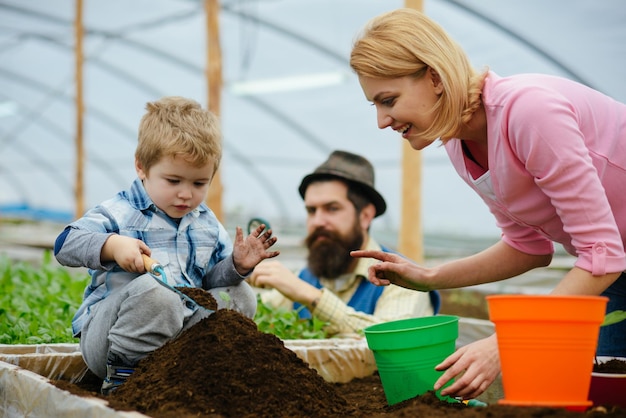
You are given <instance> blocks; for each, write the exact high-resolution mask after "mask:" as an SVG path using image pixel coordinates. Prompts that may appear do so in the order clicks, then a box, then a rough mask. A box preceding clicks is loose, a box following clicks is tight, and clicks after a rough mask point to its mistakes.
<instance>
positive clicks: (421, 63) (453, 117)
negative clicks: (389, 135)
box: [350, 9, 487, 142]
mask: <svg viewBox="0 0 626 418" xmlns="http://www.w3.org/2000/svg"><path fill="white" fill-rule="evenodd" d="M350 66H351V67H352V69H353V70H354V71H355V72H356V74H357V75H358V76H359V77H371V78H397V77H405V76H410V77H417V78H419V77H423V76H424V75H425V74H426V71H427V70H428V68H431V69H433V70H434V71H435V72H436V73H437V74H438V75H439V77H440V79H441V82H442V83H443V93H442V94H441V96H440V98H439V100H438V102H437V103H436V105H435V107H434V108H433V109H432V111H433V112H434V113H435V119H434V121H433V124H432V125H431V126H430V127H429V128H428V129H427V130H426V131H425V132H424V133H423V136H424V138H432V140H435V139H437V138H441V140H442V141H443V142H445V141H447V140H448V139H450V138H453V137H454V136H455V135H457V134H458V133H459V132H460V129H461V126H462V125H463V124H465V123H467V122H469V120H470V119H471V117H472V114H473V113H474V112H475V111H476V110H477V109H478V107H479V105H480V95H481V89H482V85H483V82H484V78H485V76H486V73H487V70H485V71H484V72H483V73H481V74H479V73H477V72H476V71H475V70H474V69H473V68H472V66H471V65H470V62H469V59H468V58H467V55H466V54H465V52H464V51H463V50H462V49H461V47H460V46H459V45H458V44H457V43H456V42H455V41H454V40H452V38H450V37H449V36H448V35H447V33H446V32H445V31H444V30H443V28H442V27H441V26H439V25H438V24H437V23H435V22H434V21H433V20H431V19H429V18H428V17H427V16H426V15H424V14H423V13H420V12H419V11H417V10H414V9H397V10H394V11H391V12H387V13H384V14H382V15H380V16H377V17H375V18H374V19H372V20H370V22H369V23H368V24H367V25H366V26H365V28H364V29H363V31H362V32H361V34H360V35H359V36H358V37H357V38H356V40H355V42H354V45H353V48H352V53H351V55H350Z"/></svg>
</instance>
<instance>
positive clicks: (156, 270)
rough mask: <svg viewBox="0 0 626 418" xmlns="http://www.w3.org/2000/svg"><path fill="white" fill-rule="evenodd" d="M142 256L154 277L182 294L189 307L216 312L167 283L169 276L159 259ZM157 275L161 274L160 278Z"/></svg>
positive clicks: (181, 296)
mask: <svg viewBox="0 0 626 418" xmlns="http://www.w3.org/2000/svg"><path fill="white" fill-rule="evenodd" d="M141 256H142V257H143V265H144V267H145V268H146V271H147V272H148V273H150V274H151V275H152V277H154V279H155V280H156V281H157V282H158V283H159V284H160V285H161V286H164V287H166V288H167V289H169V290H171V291H172V292H174V293H176V294H177V295H178V296H180V298H181V299H182V300H184V301H185V303H186V304H187V307H189V308H190V309H195V308H198V309H204V310H205V311H208V312H209V313H214V312H215V311H213V310H211V309H208V308H205V307H204V306H202V305H200V304H199V303H198V302H196V301H195V300H193V299H192V298H190V297H189V296H188V295H186V294H184V293H183V292H181V291H180V290H178V289H176V288H175V287H173V286H170V285H169V284H168V283H167V278H166V277H165V270H164V269H163V266H162V265H161V264H160V263H159V262H158V261H156V260H154V259H152V258H150V257H149V256H147V255H146V254H142V255H141ZM157 276H159V277H160V279H159V277H157Z"/></svg>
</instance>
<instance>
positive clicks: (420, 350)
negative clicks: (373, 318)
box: [364, 315, 459, 405]
mask: <svg viewBox="0 0 626 418" xmlns="http://www.w3.org/2000/svg"><path fill="white" fill-rule="evenodd" d="M364 332H365V338H366V339H367V345H368V347H369V348H370V350H372V351H373V353H374V360H375V361H376V367H377V368H378V373H379V375H380V380H381V383H382V385H383V390H384V391H385V398H386V399H387V403H388V404H389V405H393V404H396V403H398V402H402V401H404V400H407V399H411V398H414V397H415V396H418V395H422V394H424V393H426V392H428V391H429V390H434V388H433V386H434V384H435V382H436V381H437V379H438V378H439V377H440V376H441V375H442V374H443V372H438V371H436V370H435V366H436V365H437V364H439V363H441V362H442V361H443V360H444V359H445V358H446V357H448V356H449V355H451V354H452V353H454V350H455V345H456V339H457V338H458V336H459V317H458V316H454V315H437V316H427V317H421V318H410V319H401V320H398V321H391V322H385V323H381V324H376V325H372V326H370V327H367V328H365V329H364ZM451 383H452V381H451V382H449V383H448V385H449V384H451ZM442 389H443V388H442ZM440 392H441V389H440V390H439V391H437V392H436V394H437V396H438V397H439V398H440V399H443V400H447V401H451V402H456V400H454V399H453V398H449V397H443V396H441V394H440Z"/></svg>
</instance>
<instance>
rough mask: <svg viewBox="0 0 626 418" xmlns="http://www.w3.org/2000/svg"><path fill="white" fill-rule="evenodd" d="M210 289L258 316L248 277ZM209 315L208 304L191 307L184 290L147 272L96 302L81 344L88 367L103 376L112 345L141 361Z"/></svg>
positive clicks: (220, 301)
mask: <svg viewBox="0 0 626 418" xmlns="http://www.w3.org/2000/svg"><path fill="white" fill-rule="evenodd" d="M209 292H210V293H211V294H212V295H213V297H214V298H215V300H216V301H217V304H218V309H223V308H229V309H233V310H236V311H239V312H241V313H242V314H243V315H245V316H247V317H249V318H253V317H254V314H255V312H256V294H255V293H254V291H253V290H252V289H251V288H250V286H249V285H248V283H246V282H245V281H243V282H241V283H240V284H239V285H237V286H230V287H221V288H215V289H211V290H209ZM220 292H226V293H228V295H229V296H230V301H224V300H223V299H222V298H221V297H220V295H219V293H220ZM208 315H209V314H208V312H207V311H205V310H204V309H196V310H195V311H194V310H192V309H189V308H188V307H187V306H186V305H185V303H184V302H183V301H182V299H181V297H180V295H178V294H177V293H175V292H172V291H171V290H169V289H167V288H165V287H164V286H162V285H160V284H159V283H157V282H156V280H155V279H154V278H153V277H152V276H150V275H149V274H144V275H142V276H139V277H137V278H136V279H133V280H132V281H131V282H130V283H128V284H127V285H126V286H124V287H122V288H121V289H118V290H116V291H114V292H113V293H111V294H110V295H108V296H107V297H106V298H105V299H104V300H102V301H100V302H98V303H96V304H95V305H93V306H92V307H91V309H90V311H89V317H88V318H87V320H86V321H85V324H84V325H83V329H82V331H81V337H80V349H81V352H82V355H83V358H84V360H85V363H87V366H88V367H89V369H90V370H91V371H92V372H93V373H95V374H96V375H97V376H99V377H100V378H103V379H104V377H105V376H106V361H107V353H108V351H109V350H113V351H115V352H116V353H117V354H119V355H120V356H121V357H122V358H124V359H125V360H126V361H127V362H128V363H134V362H137V361H139V360H141V359H142V358H144V357H146V356H147V355H148V354H150V353H151V352H153V351H154V350H156V349H157V348H159V347H161V346H162V345H164V344H165V343H166V342H167V341H169V340H170V339H172V338H174V337H176V336H178V335H179V334H180V333H181V332H182V331H184V330H186V329H188V328H190V327H191V326H193V325H194V324H196V323H197V322H198V321H200V320H201V319H203V318H205V317H207V316H208Z"/></svg>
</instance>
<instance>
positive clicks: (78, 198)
mask: <svg viewBox="0 0 626 418" xmlns="http://www.w3.org/2000/svg"><path fill="white" fill-rule="evenodd" d="M74 32H75V38H76V39H75V43H76V44H75V46H74V48H75V54H74V56H75V66H76V67H75V71H76V74H75V80H76V97H75V102H76V138H75V145H76V180H75V186H74V199H75V202H76V203H75V204H76V207H75V213H74V216H75V217H76V218H79V217H81V216H82V215H83V213H84V212H85V195H84V185H83V177H84V170H83V167H84V148H83V1H82V0H76V16H75V19H74Z"/></svg>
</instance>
